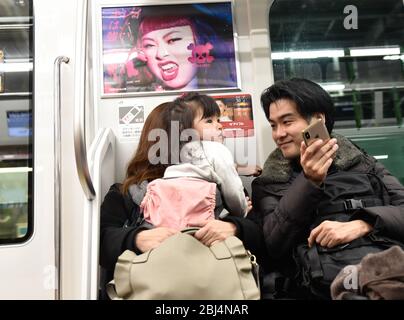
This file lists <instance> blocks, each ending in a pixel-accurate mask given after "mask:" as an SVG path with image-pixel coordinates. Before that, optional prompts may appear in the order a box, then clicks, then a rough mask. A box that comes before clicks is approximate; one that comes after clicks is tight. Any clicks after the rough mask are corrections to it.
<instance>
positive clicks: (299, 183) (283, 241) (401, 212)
mask: <svg viewBox="0 0 404 320" xmlns="http://www.w3.org/2000/svg"><path fill="white" fill-rule="evenodd" d="M334 136H335V138H337V141H338V145H339V149H338V151H337V154H336V158H335V160H334V163H333V166H332V168H333V169H334V170H342V171H346V172H353V171H355V172H368V171H369V170H374V171H375V172H377V174H378V176H382V177H383V178H382V181H383V183H384V184H385V186H386V189H387V191H388V194H389V198H390V199H389V201H390V204H389V205H386V206H376V207H368V208H365V209H362V210H359V211H358V212H356V213H355V214H353V215H352V217H351V220H355V219H361V220H364V221H366V222H368V223H370V224H371V225H373V227H374V230H373V231H372V232H374V233H377V234H379V235H382V236H386V237H389V238H391V239H394V240H398V241H401V242H404V187H403V186H402V185H401V184H400V182H399V181H398V180H397V179H396V178H395V177H393V176H392V175H391V174H390V173H389V172H388V171H387V170H386V169H385V168H384V167H383V165H382V164H380V163H379V162H377V161H376V160H375V159H374V158H373V157H371V156H369V155H367V154H366V153H365V152H363V151H362V150H360V149H359V148H358V147H356V146H355V145H354V144H352V143H351V142H350V141H349V140H348V139H347V138H344V137H342V136H340V135H337V134H335V135H334ZM330 169H331V168H330ZM327 178H328V177H326V181H327ZM324 192H325V190H324V187H323V186H322V187H318V186H317V185H315V184H313V183H312V182H311V181H309V180H308V179H306V178H305V176H304V173H303V172H302V168H301V167H300V164H297V163H293V162H290V161H288V160H287V159H285V158H284V157H283V155H282V153H281V151H280V150H279V149H276V150H275V151H274V152H272V154H271V155H270V156H269V157H268V159H267V161H266V162H265V165H264V169H263V174H262V175H261V176H260V177H258V178H256V179H255V180H254V181H253V183H252V202H253V207H254V215H253V218H254V219H255V220H256V221H258V223H259V224H261V225H262V227H263V232H264V238H265V244H266V247H267V250H268V255H269V259H270V260H269V262H270V263H271V264H272V266H273V267H274V269H277V270H279V271H283V272H285V273H287V274H288V273H290V272H293V273H294V271H293V270H294V268H293V260H292V253H293V249H294V248H295V247H296V246H297V245H298V244H300V243H303V242H307V238H308V236H309V234H310V225H311V224H312V223H313V221H314V219H315V214H316V210H317V204H318V202H319V201H320V199H321V198H322V197H323V196H324ZM289 275H292V274H289Z"/></svg>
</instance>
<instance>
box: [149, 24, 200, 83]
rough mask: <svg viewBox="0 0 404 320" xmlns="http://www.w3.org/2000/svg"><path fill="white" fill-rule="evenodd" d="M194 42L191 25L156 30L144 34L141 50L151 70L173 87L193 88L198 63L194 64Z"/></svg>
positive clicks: (163, 81)
mask: <svg viewBox="0 0 404 320" xmlns="http://www.w3.org/2000/svg"><path fill="white" fill-rule="evenodd" d="M191 43H193V44H195V41H194V35H193V32H192V29H191V27H190V26H181V27H171V28H167V29H159V30H154V31H151V32H149V33H146V34H145V35H144V36H143V37H142V50H143V52H144V54H145V56H146V59H147V66H148V67H149V69H150V71H151V72H152V73H153V74H154V75H155V76H156V77H157V78H158V79H159V80H160V81H161V82H162V83H163V86H165V87H169V88H171V89H183V88H190V89H192V88H193V85H194V84H195V82H196V78H195V74H196V71H197V66H196V65H195V64H193V63H191V62H190V61H189V60H188V58H189V57H191V53H192V52H191V50H189V49H188V48H187V47H188V46H189V45H190V44H191Z"/></svg>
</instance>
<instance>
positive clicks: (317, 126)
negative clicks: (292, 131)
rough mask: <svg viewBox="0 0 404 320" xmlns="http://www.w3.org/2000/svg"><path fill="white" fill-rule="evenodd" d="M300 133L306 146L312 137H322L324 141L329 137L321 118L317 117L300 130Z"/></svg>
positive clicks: (311, 140)
mask: <svg viewBox="0 0 404 320" xmlns="http://www.w3.org/2000/svg"><path fill="white" fill-rule="evenodd" d="M302 135H303V140H304V142H305V143H306V146H309V145H310V144H311V143H312V142H313V140H314V139H322V140H324V141H326V140H328V139H330V135H329V134H328V131H327V128H326V126H325V124H324V122H323V120H322V119H318V120H317V121H315V122H314V123H312V124H310V125H309V126H308V127H307V128H306V129H304V130H303V131H302Z"/></svg>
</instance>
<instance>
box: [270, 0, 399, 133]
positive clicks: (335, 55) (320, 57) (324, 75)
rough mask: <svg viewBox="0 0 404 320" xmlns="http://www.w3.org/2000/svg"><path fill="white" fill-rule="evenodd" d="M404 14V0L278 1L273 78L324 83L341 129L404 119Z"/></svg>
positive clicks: (274, 14)
mask: <svg viewBox="0 0 404 320" xmlns="http://www.w3.org/2000/svg"><path fill="white" fill-rule="evenodd" d="M403 15H404V3H403V1H402V0H384V1H380V0H367V1H363V0H349V1H343V0H331V1H327V5H324V1H323V0H310V1H308V0H307V1H301V0H275V1H274V2H273V4H272V6H271V9H270V12H269V28H270V41H271V50H272V54H271V57H272V63H273V71H274V78H275V80H281V79H287V78H291V77H302V78H308V79H311V80H313V81H316V82H318V83H320V84H321V85H322V86H323V87H324V88H325V89H326V90H327V91H329V92H330V94H331V96H332V97H333V98H334V101H335V105H336V123H335V127H336V129H342V128H363V127H383V126H396V127H398V126H401V125H402V114H403V112H402V111H403V97H404V94H403V92H404V46H403V45H402V44H403V39H404V19H403V18H402V17H403Z"/></svg>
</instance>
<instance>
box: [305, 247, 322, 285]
mask: <svg viewBox="0 0 404 320" xmlns="http://www.w3.org/2000/svg"><path fill="white" fill-rule="evenodd" d="M307 257H308V258H309V262H310V268H311V270H310V274H311V276H312V278H313V279H316V278H322V277H323V276H324V273H323V269H322V268H321V262H320V257H319V255H318V250H317V244H315V245H313V246H312V247H311V248H309V250H308V251H307Z"/></svg>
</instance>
